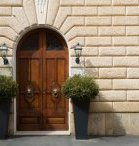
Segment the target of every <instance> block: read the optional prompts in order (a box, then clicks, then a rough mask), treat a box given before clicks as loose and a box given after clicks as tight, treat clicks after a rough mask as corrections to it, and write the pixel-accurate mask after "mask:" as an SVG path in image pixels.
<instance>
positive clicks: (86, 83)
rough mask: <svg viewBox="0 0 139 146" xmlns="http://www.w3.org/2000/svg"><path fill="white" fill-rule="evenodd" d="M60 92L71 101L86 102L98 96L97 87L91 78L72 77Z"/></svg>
mask: <svg viewBox="0 0 139 146" xmlns="http://www.w3.org/2000/svg"><path fill="white" fill-rule="evenodd" d="M62 92H63V94H64V95H65V96H66V97H67V98H70V99H72V100H80V101H86V100H90V99H93V98H95V97H96V96H97V95H98V93H99V87H98V85H97V84H96V82H95V81H94V80H93V79H92V78H91V77H88V76H81V75H74V76H73V77H70V78H69V79H67V80H66V82H65V83H64V85H63V87H62Z"/></svg>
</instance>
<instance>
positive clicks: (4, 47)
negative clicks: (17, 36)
mask: <svg viewBox="0 0 139 146" xmlns="http://www.w3.org/2000/svg"><path fill="white" fill-rule="evenodd" d="M7 53H8V46H7V45H6V43H3V44H2V45H1V46H0V54H1V56H2V58H3V63H4V65H6V64H9V61H8V59H7V57H6V56H7Z"/></svg>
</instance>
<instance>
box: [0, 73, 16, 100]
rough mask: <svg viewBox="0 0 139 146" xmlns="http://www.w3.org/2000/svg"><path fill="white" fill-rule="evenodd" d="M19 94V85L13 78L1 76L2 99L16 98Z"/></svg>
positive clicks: (0, 95) (0, 91)
mask: <svg viewBox="0 0 139 146" xmlns="http://www.w3.org/2000/svg"><path fill="white" fill-rule="evenodd" d="M16 93H17V84H16V82H15V81H14V80H13V78H12V77H8V76H2V75H1V76H0V99H1V98H2V99H3V98H14V97H15V96H16Z"/></svg>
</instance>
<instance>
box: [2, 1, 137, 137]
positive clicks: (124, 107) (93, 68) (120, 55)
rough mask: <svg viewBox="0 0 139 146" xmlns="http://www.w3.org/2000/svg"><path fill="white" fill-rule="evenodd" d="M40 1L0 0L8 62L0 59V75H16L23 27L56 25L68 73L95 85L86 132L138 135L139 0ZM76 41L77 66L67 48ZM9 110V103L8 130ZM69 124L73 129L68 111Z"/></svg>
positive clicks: (11, 129) (11, 123)
mask: <svg viewBox="0 0 139 146" xmlns="http://www.w3.org/2000/svg"><path fill="white" fill-rule="evenodd" d="M40 1H41V0H40ZM44 2H45V3H44V5H41V4H39V0H0V44H2V43H3V42H5V43H6V44H7V45H8V46H9V54H8V59H9V61H10V64H9V65H3V61H2V58H0V74H6V75H10V76H14V78H16V73H15V72H16V65H15V60H16V58H15V52H16V46H17V44H18V42H19V40H20V38H21V37H22V36H23V35H24V34H25V33H26V32H28V31H30V30H32V29H34V28H39V27H45V28H51V29H53V30H56V31H58V32H59V33H61V35H62V36H63V37H64V38H65V40H66V42H67V44H68V48H69V53H70V59H69V61H70V63H69V64H70V66H69V68H70V69H69V71H70V73H69V74H70V75H73V74H76V73H82V74H88V75H89V76H91V77H95V79H96V81H97V82H98V84H99V87H100V94H99V96H98V97H97V98H96V100H95V101H92V102H91V108H90V116H89V134H93V135H123V134H131V135H139V124H138V123H139V0H50V1H48V0H45V1H44ZM38 8H39V9H38ZM41 10H42V12H40V11H41ZM77 42H79V43H80V44H82V45H83V52H82V57H81V64H80V65H77V64H76V63H75V57H74V52H73V51H72V50H70V48H71V47H72V46H73V45H75V44H76V43H77ZM12 107H14V105H13V106H12ZM14 114H15V112H14V108H11V118H10V126H9V132H10V133H12V134H13V133H14V131H15V130H13V129H14V125H15V124H14V123H15V121H14V118H13V117H14ZM70 125H71V132H73V131H74V130H73V120H72V113H71V123H70Z"/></svg>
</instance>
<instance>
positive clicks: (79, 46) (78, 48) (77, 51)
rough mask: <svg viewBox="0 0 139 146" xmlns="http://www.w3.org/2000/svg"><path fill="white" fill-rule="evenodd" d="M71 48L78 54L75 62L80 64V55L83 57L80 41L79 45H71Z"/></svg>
mask: <svg viewBox="0 0 139 146" xmlns="http://www.w3.org/2000/svg"><path fill="white" fill-rule="evenodd" d="M71 49H74V51H75V56H76V59H75V62H76V63H77V64H79V63H80V57H81V54H82V46H81V45H80V44H79V43H77V45H75V46H73V47H71Z"/></svg>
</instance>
